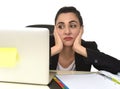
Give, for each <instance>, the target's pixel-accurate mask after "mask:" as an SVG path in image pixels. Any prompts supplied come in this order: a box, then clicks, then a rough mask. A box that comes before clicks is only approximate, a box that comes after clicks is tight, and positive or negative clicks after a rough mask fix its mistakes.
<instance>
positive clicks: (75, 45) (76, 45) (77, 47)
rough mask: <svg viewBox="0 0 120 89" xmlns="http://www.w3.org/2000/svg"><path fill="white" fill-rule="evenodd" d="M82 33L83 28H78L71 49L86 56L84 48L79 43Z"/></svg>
mask: <svg viewBox="0 0 120 89" xmlns="http://www.w3.org/2000/svg"><path fill="white" fill-rule="evenodd" d="M82 35H83V28H82V29H80V32H79V34H78V36H77V37H76V39H75V41H74V43H73V50H74V51H75V52H77V53H79V54H80V55H82V56H84V57H87V52H86V48H85V47H83V46H82V45H81V39H82Z"/></svg>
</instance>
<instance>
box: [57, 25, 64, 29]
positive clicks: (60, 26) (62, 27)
mask: <svg viewBox="0 0 120 89" xmlns="http://www.w3.org/2000/svg"><path fill="white" fill-rule="evenodd" d="M57 28H58V29H64V28H65V26H64V25H58V26H57Z"/></svg>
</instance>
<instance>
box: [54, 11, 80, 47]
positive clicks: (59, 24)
mask: <svg viewBox="0 0 120 89" xmlns="http://www.w3.org/2000/svg"><path fill="white" fill-rule="evenodd" d="M81 28H82V27H80V22H79V20H78V18H77V16H76V15H75V14H74V13H72V12H69V13H62V14H60V15H59V16H58V18H57V21H56V30H57V31H58V34H59V36H60V38H61V40H62V42H63V45H64V46H72V45H73V43H74V41H75V38H76V37H77V35H78V34H79V32H80V30H81Z"/></svg>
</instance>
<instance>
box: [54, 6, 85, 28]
mask: <svg viewBox="0 0 120 89" xmlns="http://www.w3.org/2000/svg"><path fill="white" fill-rule="evenodd" d="M68 12H72V13H74V14H75V15H76V16H77V17H78V19H79V22H80V25H81V26H83V20H82V16H81V14H80V12H79V11H78V10H77V9H76V8H75V7H73V6H70V7H62V8H60V9H59V11H58V12H57V14H56V17H55V24H56V20H57V18H58V16H59V15H60V14H62V13H68Z"/></svg>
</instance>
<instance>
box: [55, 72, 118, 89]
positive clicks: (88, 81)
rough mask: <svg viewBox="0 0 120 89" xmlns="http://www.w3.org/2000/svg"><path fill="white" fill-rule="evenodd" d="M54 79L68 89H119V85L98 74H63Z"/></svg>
mask: <svg viewBox="0 0 120 89" xmlns="http://www.w3.org/2000/svg"><path fill="white" fill-rule="evenodd" d="M56 77H57V78H58V79H59V80H60V81H61V82H62V83H63V84H64V85H65V86H67V87H68V88H69V89H120V85H119V84H117V83H115V82H113V81H110V80H109V79H107V78H106V77H103V76H101V75H100V74H98V73H87V74H65V75H56Z"/></svg>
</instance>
